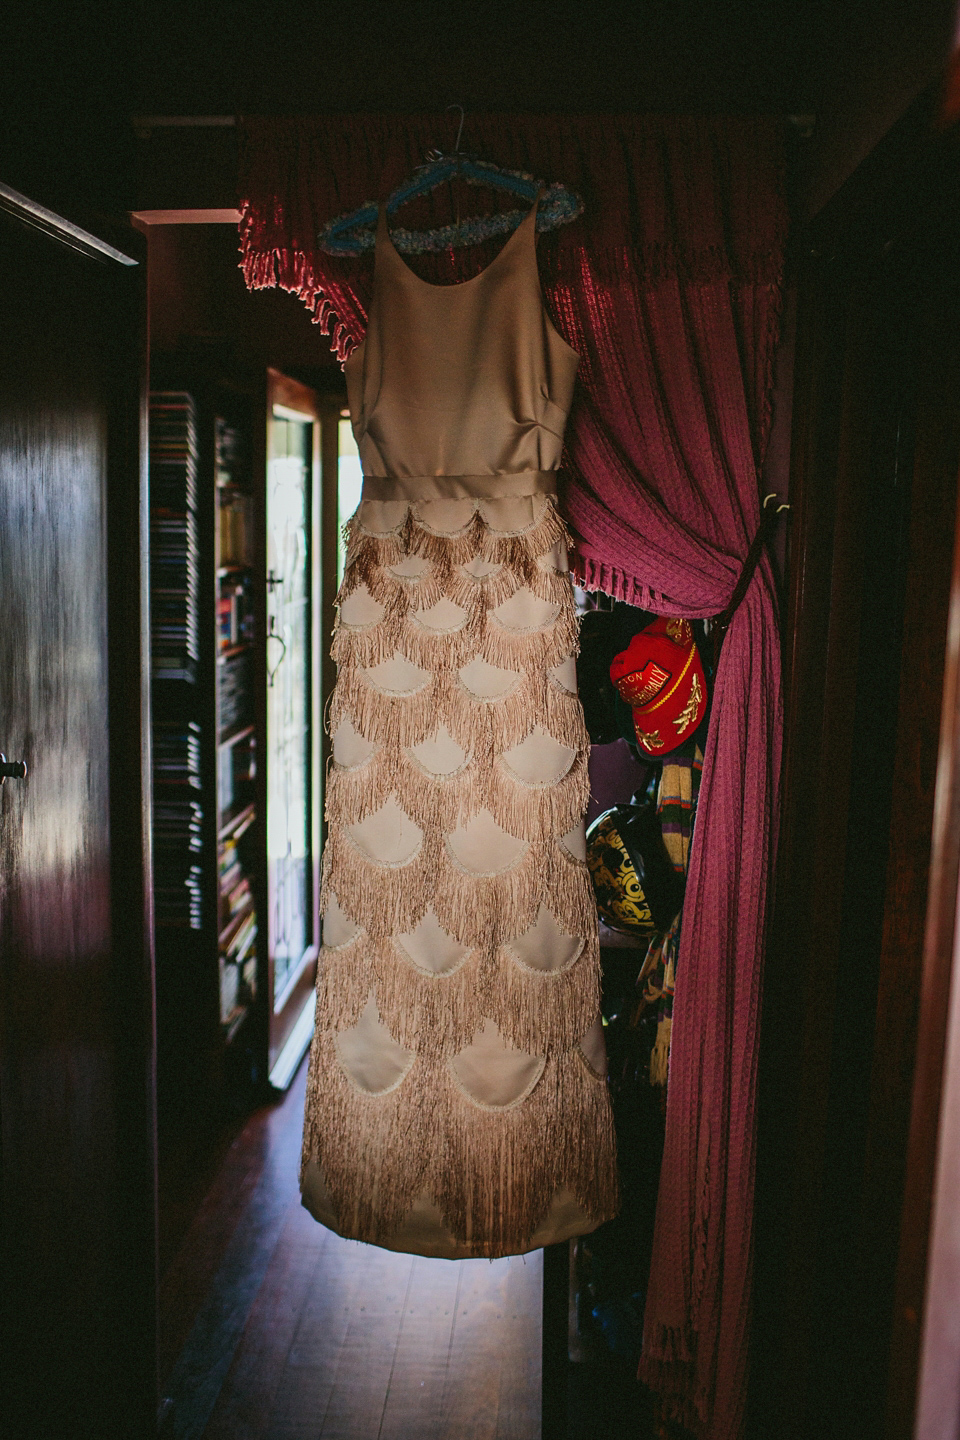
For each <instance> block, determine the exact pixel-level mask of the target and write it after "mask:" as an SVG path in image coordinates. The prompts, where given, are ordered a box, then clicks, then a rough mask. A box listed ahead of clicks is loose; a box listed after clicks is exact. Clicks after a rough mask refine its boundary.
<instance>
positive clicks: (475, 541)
mask: <svg viewBox="0 0 960 1440" xmlns="http://www.w3.org/2000/svg"><path fill="white" fill-rule="evenodd" d="M535 211H536V207H534V209H533V210H532V211H531V212H530V215H528V216H527V218H526V219H525V220H524V221H523V223H522V224H521V225H520V226H519V227H518V229H517V230H515V231H514V233H513V235H512V236H511V237H510V239H509V240H508V241H507V243H506V245H505V246H504V248H503V249H502V250H501V251H500V253H499V255H498V256H497V258H496V259H495V260H494V261H493V262H492V264H490V265H489V266H488V267H487V268H486V269H485V270H484V271H482V272H481V274H479V275H478V276H476V277H475V278H474V279H472V280H468V281H466V282H464V283H462V284H459V285H452V286H437V285H432V284H429V283H428V282H426V281H424V280H421V279H420V278H419V277H418V276H417V275H415V274H414V272H413V271H412V270H410V268H409V267H408V266H407V265H406V263H405V262H404V261H403V260H402V259H401V258H400V256H399V254H398V253H397V251H396V249H395V248H394V246H393V243H392V241H391V239H390V237H389V233H388V230H387V226H386V220H385V216H384V212H383V210H382V209H381V215H380V223H379V226H378V231H377V244H376V271H375V283H374V298H373V302H372V306H371V312H370V320H369V326H368V330H367V336H366V340H365V342H364V344H363V345H362V346H360V348H359V349H358V350H356V351H354V353H353V354H352V355H351V357H350V359H349V361H348V362H347V366H346V378H347V389H348V396H349V402H350V413H351V417H352V420H353V428H354V433H355V435H356V437H357V443H358V446H359V450H360V457H361V461H362V465H363V471H364V482H363V491H362V499H361V503H360V506H359V508H358V510H357V512H356V514H355V515H354V517H353V519H352V520H351V521H350V524H349V541H348V554H347V563H346V573H345V577H344V581H343V586H342V588H341V591H340V595H339V597H338V605H339V616H338V621H337V627H336V631H335V636H334V655H335V657H336V661H337V667H338V678H337V683H336V688H335V690H334V693H333V697H332V700H331V706H330V727H331V732H332V735H333V760H332V764H331V769H330V773H329V776H328V781H327V818H328V822H329V833H328V841H327V846H326V851H325V855H324V866H323V890H322V904H323V909H324V921H323V949H322V952H321V956H320V965H319V974H318V980H317V1022H316V1032H315V1036H314V1040H313V1046H312V1049H311V1055H310V1071H309V1080H308V1087H307V1102H306V1114H305V1124H304V1144H303V1165H302V1172H301V1190H302V1194H303V1202H304V1204H305V1205H306V1206H307V1208H308V1209H309V1210H310V1212H311V1213H312V1214H313V1215H314V1216H315V1217H316V1219H317V1220H319V1221H321V1222H322V1223H323V1224H325V1225H328V1226H330V1227H331V1228H333V1229H335V1230H337V1231H338V1232H339V1233H340V1234H342V1235H346V1236H350V1237H353V1238H355V1239H358V1240H365V1241H371V1242H373V1243H374V1244H377V1245H382V1246H385V1247H388V1248H390V1249H395V1250H407V1251H413V1252H416V1253H419V1254H424V1255H437V1256H447V1257H450V1258H459V1257H464V1256H496V1255H509V1254H519V1253H522V1252H524V1251H526V1250H530V1249H533V1248H535V1247H537V1246H540V1245H545V1244H550V1243H553V1242H554V1241H558V1240H563V1239H566V1238H567V1237H568V1236H571V1235H576V1234H582V1233H585V1232H587V1231H590V1230H592V1229H594V1228H595V1227H596V1226H597V1225H598V1224H600V1223H601V1222H602V1221H604V1220H607V1219H609V1218H610V1217H611V1216H612V1215H613V1214H614V1213H615V1211H616V1206H617V1181H616V1163H615V1155H614V1140H613V1129H612V1121H611V1112H610V1105H609V1100H608V1096H607V1091H606V1085H605V1079H604V1075H605V1069H606V1061H605V1051H604V1040H603V1029H602V1026H601V1023H600V1018H599V999H600V995H599V949H598V940H597V920H596V911H595V908H594V901H593V894H592V890H591V884H590V877H589V874H588V871H587V868H586V864H585V847H584V831H583V815H584V812H585V809H586V804H587V797H588V779H587V755H588V747H589V741H588V737H587V734H586V729H585V727H584V722H583V714H582V710H581V707H580V702H579V700H578V699H577V693H576V669H575V661H574V657H575V654H576V648H577V624H576V617H575V614H574V607H573V593H572V587H571V582H570V576H569V573H568V568H567V547H566V531H565V528H564V525H563V522H562V520H561V518H560V515H559V513H558V510H557V504H556V471H557V467H558V465H559V463H560V454H561V448H562V440H563V430H564V425H565V423H566V418H567V413H568V410H569V407H570V401H571V398H572V393H573V384H574V377H575V373H576V367H577V356H576V354H575V353H574V351H572V350H571V349H570V347H569V346H568V345H567V344H566V343H565V342H564V341H563V340H562V339H561V337H560V336H559V335H558V334H557V332H556V331H555V329H554V328H553V326H552V325H551V323H550V321H549V319H548V317H547V315H546V312H545V310H544V305H543V299H542V295H541V291H540V283H539V278H538V274H537V266H536V248H535Z"/></svg>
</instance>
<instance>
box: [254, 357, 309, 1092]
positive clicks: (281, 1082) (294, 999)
mask: <svg viewBox="0 0 960 1440" xmlns="http://www.w3.org/2000/svg"><path fill="white" fill-rule="evenodd" d="M276 406H282V407H284V408H286V409H288V410H293V411H296V412H297V413H299V414H302V415H304V416H306V417H309V418H310V419H311V421H312V424H313V434H312V453H311V495H310V511H311V517H312V519H311V528H312V537H311V540H312V543H311V557H310V589H311V606H310V615H311V629H310V647H311V693H310V708H311V728H310V756H309V774H310V802H311V803H310V815H311V835H310V845H311V856H312V862H313V863H312V872H311V877H310V883H311V903H310V917H311V924H312V933H311V935H310V943H309V945H308V947H307V949H306V951H305V952H304V955H303V958H302V960H301V961H300V965H299V967H298V970H297V973H296V975H295V977H294V978H293V980H292V981H291V986H290V987H288V999H287V1002H286V1003H287V1005H292V1007H293V1014H294V1020H293V1023H292V1025H290V1026H289V1027H288V1028H287V1029H286V1030H285V1031H284V1033H283V1035H282V1038H281V1039H280V1041H279V1043H277V1044H274V1043H273V1040H272V1038H271V1033H270V1032H271V1029H272V1023H271V1022H272V1016H273V1014H274V1013H275V1012H274V1009H273V1003H274V997H273V961H272V956H271V946H270V930H269V927H270V916H271V910H270V905H269V879H268V871H267V863H266V861H267V853H266V836H267V831H268V828H269V826H268V818H267V793H268V792H267V770H268V756H267V744H266V740H267V687H266V684H265V683H263V684H260V685H258V687H257V694H258V701H257V703H258V706H259V708H260V711H261V713H260V716H259V717H258V724H259V726H260V733H261V734H262V735H263V737H264V746H263V763H262V764H261V766H260V773H259V776H258V786H259V794H258V797H257V809H258V813H259V814H261V815H262V816H263V825H262V827H261V833H262V835H263V856H264V864H263V867H262V868H263V887H262V889H263V902H262V903H263V906H264V909H263V915H264V927H263V929H264V934H265V935H266V936H267V945H266V955H265V956H264V961H265V972H264V973H265V976H266V987H265V988H266V1003H267V1007H268V1008H267V1045H268V1057H269V1058H268V1071H269V1075H270V1082H271V1084H272V1085H274V1086H275V1087H277V1088H279V1089H286V1087H287V1085H288V1084H289V1083H290V1080H291V1079H292V1078H293V1074H294V1072H295V1070H296V1066H297V1064H298V1063H299V1061H300V1059H301V1058H302V1055H303V1051H304V1050H305V1048H306V1045H307V1044H308V1043H309V1040H310V1036H311V1035H312V1033H313V1025H312V1015H313V1012H312V1008H311V1003H312V996H313V990H314V985H315V982H316V971H317V959H318V956H319V954H320V858H321V845H322V816H323V775H324V753H323V745H322V743H321V736H322V734H323V725H322V715H323V699H322V696H323V691H322V686H323V682H324V679H325V675H324V665H323V662H322V660H321V659H320V656H321V653H322V652H321V629H322V625H323V611H324V605H323V598H324V596H323V578H324V558H325V557H324V543H323V536H324V532H325V529H326V526H325V525H324V501H325V487H324V485H323V458H324V447H323V426H324V414H325V407H324V405H323V403H322V401H321V398H320V397H319V396H318V394H317V392H316V391H315V390H313V389H312V388H311V387H310V386H308V385H304V384H302V383H301V382H300V381H299V380H294V379H292V378H291V377H290V376H288V375H284V374H282V373H281V372H280V371H279V370H275V369H273V368H269V369H268V370H267V377H266V414H265V424H264V430H265V437H264V438H265V444H266V451H265V456H264V465H263V477H264V491H263V502H262V506H261V510H262V523H261V524H260V525H259V526H258V527H257V528H258V532H259V534H260V537H261V538H260V540H259V542H258V543H259V545H260V548H261V553H260V554H259V555H258V557H257V573H258V575H259V577H260V578H261V586H260V588H261V590H262V596H263V599H262V610H263V628H262V629H261V632H260V633H261V634H262V635H263V636H264V637H265V636H266V633H267V632H266V573H267V572H266V537H267V497H268V493H269V485H268V479H267V476H268V473H269V465H270V442H269V432H270V425H271V422H272V419H273V413H274V407H276ZM261 648H265V642H264V645H262V646H261ZM261 664H262V665H263V666H264V672H265V664H266V662H265V660H264V659H262V658H261ZM263 680H264V682H265V681H266V673H264V674H263Z"/></svg>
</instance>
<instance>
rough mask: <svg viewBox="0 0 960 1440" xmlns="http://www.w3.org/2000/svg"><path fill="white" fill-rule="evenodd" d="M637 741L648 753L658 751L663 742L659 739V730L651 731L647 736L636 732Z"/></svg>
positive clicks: (638, 731)
mask: <svg viewBox="0 0 960 1440" xmlns="http://www.w3.org/2000/svg"><path fill="white" fill-rule="evenodd" d="M634 729H636V726H634ZM637 739H638V740H639V741H640V744H641V745H642V746H643V747H644V749H645V750H650V751H653V750H656V749H658V747H659V746H661V745H662V744H663V741H662V740H661V739H660V731H659V730H651V731H650V734H649V735H645V734H644V732H643V731H642V730H637Z"/></svg>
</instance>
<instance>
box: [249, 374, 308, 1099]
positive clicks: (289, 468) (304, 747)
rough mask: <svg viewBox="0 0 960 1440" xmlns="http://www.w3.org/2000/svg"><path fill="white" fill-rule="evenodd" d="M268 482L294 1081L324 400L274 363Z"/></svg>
mask: <svg viewBox="0 0 960 1440" xmlns="http://www.w3.org/2000/svg"><path fill="white" fill-rule="evenodd" d="M267 402H268V403H267V454H266V491H265V520H266V525H265V531H266V555H265V576H264V583H265V590H266V596H265V618H266V625H265V630H264V636H265V639H264V646H265V650H266V655H265V662H264V663H265V668H266V684H265V685H264V687H263V697H264V702H265V711H266V732H265V740H266V744H265V754H264V772H265V773H264V785H265V788H266V797H265V798H266V805H265V815H266V824H265V826H264V831H265V838H266V850H267V856H266V859H267V863H266V876H267V926H266V929H267V966H268V1000H269V1014H270V1022H269V1023H270V1038H269V1046H270V1049H269V1064H270V1079H271V1082H272V1083H273V1084H274V1085H276V1086H278V1087H279V1088H281V1089H285V1088H286V1086H287V1085H288V1084H289V1082H290V1080H291V1078H292V1076H293V1073H294V1071H295V1069H296V1066H297V1064H298V1063H299V1061H300V1059H301V1058H302V1056H303V1052H304V1050H305V1049H306V1047H307V1044H308V1043H309V1040H310V1037H311V1035H312V1033H313V985H314V980H315V978H316V964H317V955H318V953H319V943H320V935H319V923H320V922H319V880H320V866H319V859H320V817H321V814H322V794H321V789H322V787H321V771H322V757H321V746H320V734H321V729H322V725H321V716H322V713H323V697H322V693H321V690H322V687H321V674H322V665H321V662H320V611H321V605H320V595H321V588H320V576H321V564H320V560H321V550H322V541H321V538H320V537H321V534H322V529H323V526H322V502H321V486H320V453H321V424H322V419H321V413H322V412H321V408H320V404H319V401H318V397H317V395H316V393H315V392H314V391H313V390H310V389H309V388H308V387H307V386H306V385H301V384H299V383H298V382H296V381H294V380H291V379H288V378H287V377H286V376H283V375H280V374H278V373H277V372H276V371H274V370H271V371H270V372H269V374H268V390H267Z"/></svg>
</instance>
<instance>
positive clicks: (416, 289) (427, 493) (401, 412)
mask: <svg viewBox="0 0 960 1440" xmlns="http://www.w3.org/2000/svg"><path fill="white" fill-rule="evenodd" d="M535 227H536V205H534V207H533V208H532V209H531V211H530V212H529V214H528V215H527V216H526V217H525V218H524V220H523V221H522V222H521V224H520V225H519V226H518V227H517V229H516V230H515V231H514V232H513V234H512V235H511V236H510V238H509V239H508V240H507V242H506V244H505V245H504V247H503V249H502V250H501V251H500V253H499V254H498V255H497V257H496V258H495V259H494V260H493V261H492V262H491V264H489V265H488V266H487V267H486V269H485V270H483V271H481V273H480V274H479V275H476V276H474V277H473V278H472V279H470V280H466V281H463V282H462V283H461V284H459V285H433V284H430V283H429V282H428V281H426V280H421V279H420V277H419V276H418V275H416V274H414V272H413V271H412V270H411V269H410V267H409V266H408V265H407V264H406V263H405V262H404V261H403V260H402V259H401V257H400V255H399V253H398V252H397V250H396V248H395V246H394V244H393V241H392V240H391V239H390V234H389V231H388V229H387V224H386V215H385V210H384V208H383V207H382V206H381V209H380V219H379V223H378V226H377V242H376V252H375V254H376V261H375V265H376V268H375V278H374V293H373V301H372V304H371V307H370V318H369V324H368V327H367V335H366V339H365V341H364V343H363V344H362V345H361V346H360V347H359V348H358V349H357V350H355V351H354V352H353V354H352V355H351V356H350V358H349V360H348V361H347V364H346V367H345V374H346V381H347V395H348V399H349V404H350V414H351V418H352V421H353V431H354V435H355V436H356V440H357V446H358V448H359V452H360V460H361V465H362V469H363V473H364V476H365V477H368V479H369V480H370V481H374V482H375V481H381V482H384V481H387V480H389V481H391V482H393V483H392V484H390V485H389V486H387V485H385V484H382V483H381V484H368V483H367V482H366V480H365V486H364V494H365V496H366V497H368V498H371V499H373V498H376V499H393V498H396V499H409V500H416V499H429V498H433V497H434V496H436V497H437V498H439V497H441V496H442V497H444V498H456V497H458V496H461V497H465V496H470V495H477V496H496V495H520V494H531V493H535V492H537V491H545V490H549V489H551V488H555V472H556V470H557V467H558V466H559V464H560V456H561V451H562V447H563V431H564V426H565V424H566V419H567V414H568V412H569V409H570V404H571V401H572V398H573V385H574V379H575V376H576V370H577V365H578V363H579V357H578V356H577V354H576V353H575V351H573V350H572V349H571V348H570V346H569V345H568V344H567V343H566V341H564V340H563V339H562V338H561V337H560V335H559V334H558V333H557V331H556V330H555V329H554V327H553V325H552V323H551V321H550V318H549V316H548V315H547V313H546V310H545V308H544V304H543V296H542V292H541V289H540V280H539V276H538V273H537V261H536V228H535ZM440 477H443V482H441V483H437V482H439V481H440ZM538 477H539V478H538Z"/></svg>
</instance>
